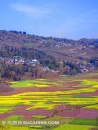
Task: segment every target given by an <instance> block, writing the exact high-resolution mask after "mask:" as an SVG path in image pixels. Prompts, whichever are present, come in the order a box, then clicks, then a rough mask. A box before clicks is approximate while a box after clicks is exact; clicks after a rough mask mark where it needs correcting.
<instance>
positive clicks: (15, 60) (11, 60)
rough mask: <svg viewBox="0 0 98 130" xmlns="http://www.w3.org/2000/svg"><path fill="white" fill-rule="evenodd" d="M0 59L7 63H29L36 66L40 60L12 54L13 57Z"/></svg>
mask: <svg viewBox="0 0 98 130" xmlns="http://www.w3.org/2000/svg"><path fill="white" fill-rule="evenodd" d="M0 60H1V61H5V62H6V63H7V64H15V65H18V64H23V65H26V64H27V65H31V66H36V65H39V64H40V62H39V61H38V60H37V59H25V58H23V57H20V56H14V57H11V58H10V57H0Z"/></svg>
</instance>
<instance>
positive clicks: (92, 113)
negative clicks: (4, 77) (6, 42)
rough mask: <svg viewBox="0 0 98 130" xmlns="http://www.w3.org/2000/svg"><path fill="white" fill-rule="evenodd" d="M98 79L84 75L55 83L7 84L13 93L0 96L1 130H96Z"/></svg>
mask: <svg viewBox="0 0 98 130" xmlns="http://www.w3.org/2000/svg"><path fill="white" fill-rule="evenodd" d="M97 79H98V74H86V75H85V74H84V75H80V76H76V77H66V76H63V77H59V78H58V79H55V80H53V81H52V80H49V79H35V80H30V79H28V80H25V81H19V82H13V81H7V83H8V84H10V87H11V88H13V89H14V91H10V92H3V93H0V120H1V126H2V127H4V128H5V129H7V130H8V129H10V130H14V129H15V130H16V129H19V130H21V129H22V130H31V129H35V130H38V129H39V130H40V129H44V130H48V129H49V130H65V129H66V130H69V129H70V130H73V129H75V130H90V129H92V128H94V129H95V128H96V127H97V125H98V120H97V118H98V80H97ZM2 121H4V122H6V124H2ZM21 121H42V122H44V121H46V122H49V121H50V122H52V121H54V122H55V121H57V122H59V124H55V123H53V124H48V123H47V124H44V123H43V124H37V125H31V124H27V125H22V124H21V125H20V124H17V122H21ZM4 122H3V123H4ZM15 122H16V123H15ZM7 123H8V124H7ZM11 123H13V124H11Z"/></svg>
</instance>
